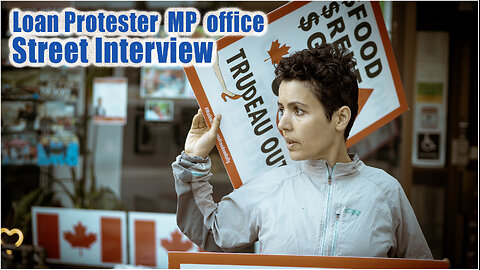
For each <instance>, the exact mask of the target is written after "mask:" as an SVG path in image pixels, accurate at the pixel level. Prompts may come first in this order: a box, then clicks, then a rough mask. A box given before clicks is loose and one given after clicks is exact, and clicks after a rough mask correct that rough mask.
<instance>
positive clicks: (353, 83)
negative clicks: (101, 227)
mask: <svg viewBox="0 0 480 270" xmlns="http://www.w3.org/2000/svg"><path fill="white" fill-rule="evenodd" d="M352 57H353V55H352V54H351V53H349V52H348V51H346V50H345V49H341V48H337V47H335V46H333V45H331V44H323V45H321V46H319V47H317V48H315V49H312V50H303V51H300V52H297V53H295V54H293V55H291V56H289V57H287V58H284V59H282V61H281V62H280V63H279V65H278V66H277V67H276V70H275V74H276V76H277V80H278V81H280V86H279V89H278V109H279V115H280V121H279V123H278V128H279V129H280V131H281V132H282V135H283V136H284V138H285V141H286V143H287V148H288V150H289V153H290V157H291V158H292V159H293V160H298V161H302V162H301V165H300V166H293V165H287V166H283V167H281V168H278V169H275V170H270V171H268V172H266V173H263V174H261V175H258V179H255V180H252V181H249V182H248V183H247V184H245V185H243V186H241V187H240V188H238V189H236V190H234V191H233V192H232V193H231V194H229V195H227V196H225V197H224V198H223V199H222V201H221V202H220V203H218V204H216V203H214V202H213V200H212V196H211V192H212V187H211V185H210V184H209V183H208V179H210V178H211V176H212V174H211V173H210V167H211V165H210V159H209V158H208V154H209V153H210V151H211V150H212V148H213V146H214V145H215V136H216V134H217V131H218V127H219V125H220V118H221V117H220V115H217V116H216V117H215V119H214V120H213V125H212V128H210V129H208V127H207V126H206V124H205V120H204V119H203V117H202V115H201V112H200V110H199V111H198V113H197V115H195V117H194V118H193V123H192V127H191V129H190V131H189V134H188V137H187V140H186V143H185V151H184V152H182V154H181V155H179V156H178V157H177V160H176V161H175V162H174V163H173V164H172V168H173V171H174V176H175V186H176V190H177V193H178V205H177V223H178V226H179V227H180V229H181V230H182V231H183V232H184V233H185V235H187V236H188V237H189V238H190V239H191V240H192V241H193V242H195V243H196V244H197V245H200V246H201V247H202V248H204V249H206V250H210V251H215V250H224V251H232V250H235V249H238V248H242V247H244V246H246V245H250V244H251V243H253V242H254V241H256V240H257V239H258V240H259V242H260V250H261V253H264V254H292V255H325V256H362V257H400V258H422V259H432V255H431V252H430V249H429V247H428V245H427V243H426V241H425V238H424V236H423V234H422V231H421V229H420V226H419V225H418V222H417V219H416V217H415V214H414V212H413V209H412V207H411V206H410V204H409V202H408V199H407V197H406V196H405V193H404V191H403V189H402V187H401V186H400V184H399V183H398V181H397V180H396V179H395V178H393V177H392V176H390V175H388V174H387V173H386V172H384V171H382V170H380V169H376V168H372V167H369V166H366V165H365V164H364V163H363V162H362V161H361V160H359V158H358V156H357V155H349V154H348V153H347V148H346V145H345V141H346V139H347V138H348V135H349V132H350V130H351V128H352V126H353V121H354V119H355V117H356V115H357V110H358V104H357V102H358V85H357V80H356V76H355V71H354V67H355V62H354V60H353V58H352Z"/></svg>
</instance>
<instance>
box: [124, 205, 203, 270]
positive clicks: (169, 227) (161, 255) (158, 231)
mask: <svg viewBox="0 0 480 270" xmlns="http://www.w3.org/2000/svg"><path fill="white" fill-rule="evenodd" d="M128 228H129V241H130V252H129V254H130V255H129V256H130V264H134V265H143V266H149V267H156V268H167V267H168V252H169V251H195V252H198V251H202V250H201V249H200V248H199V247H198V246H197V245H195V244H194V243H192V242H191V241H190V240H188V238H187V237H186V236H185V235H184V234H183V233H181V232H180V229H179V228H178V227H177V221H176V215H175V214H159V213H141V212H129V213H128Z"/></svg>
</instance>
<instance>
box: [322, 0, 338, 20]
mask: <svg viewBox="0 0 480 270" xmlns="http://www.w3.org/2000/svg"><path fill="white" fill-rule="evenodd" d="M338 6H339V5H338V3H337V2H332V3H330V5H328V8H327V6H323V8H322V15H323V17H325V18H326V19H329V18H331V17H332V16H333V12H335V13H338Z"/></svg>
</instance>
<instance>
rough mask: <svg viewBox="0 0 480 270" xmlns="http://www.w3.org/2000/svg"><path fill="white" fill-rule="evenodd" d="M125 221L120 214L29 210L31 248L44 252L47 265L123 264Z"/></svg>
mask: <svg viewBox="0 0 480 270" xmlns="http://www.w3.org/2000/svg"><path fill="white" fill-rule="evenodd" d="M126 217H127V214H126V213H125V212H121V211H106V210H85V209H68V208H49V207H32V228H33V244H34V245H35V246H42V247H44V248H45V249H46V250H47V261H48V262H53V263H65V264H79V265H92V266H102V267H105V266H106V267H111V266H113V265H116V264H126V263H127V239H126V224H127V223H126Z"/></svg>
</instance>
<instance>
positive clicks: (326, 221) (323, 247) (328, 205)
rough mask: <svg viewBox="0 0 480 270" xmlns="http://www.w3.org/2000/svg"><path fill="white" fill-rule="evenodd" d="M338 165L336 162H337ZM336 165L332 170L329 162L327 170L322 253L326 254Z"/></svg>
mask: <svg viewBox="0 0 480 270" xmlns="http://www.w3.org/2000/svg"><path fill="white" fill-rule="evenodd" d="M335 165H336V164H335ZM335 165H334V166H333V168H332V171H330V170H329V169H328V163H327V172H328V195H327V209H326V213H325V225H324V233H323V241H322V252H321V254H322V255H323V256H325V253H326V248H325V245H326V242H327V230H328V215H329V212H330V211H329V210H330V199H331V198H330V197H331V195H332V173H333V169H335Z"/></svg>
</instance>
